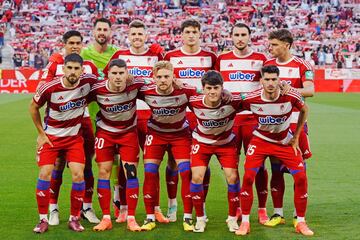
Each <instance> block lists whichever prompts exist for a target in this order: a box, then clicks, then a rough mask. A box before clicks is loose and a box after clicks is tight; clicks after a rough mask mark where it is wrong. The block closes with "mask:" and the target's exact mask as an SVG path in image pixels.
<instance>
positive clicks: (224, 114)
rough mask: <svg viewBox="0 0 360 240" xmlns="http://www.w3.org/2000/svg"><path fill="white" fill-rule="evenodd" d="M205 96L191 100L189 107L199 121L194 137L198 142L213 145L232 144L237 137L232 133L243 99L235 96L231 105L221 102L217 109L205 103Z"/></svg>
mask: <svg viewBox="0 0 360 240" xmlns="http://www.w3.org/2000/svg"><path fill="white" fill-rule="evenodd" d="M204 97H205V96H204V95H199V96H193V97H191V98H190V102H189V107H190V109H191V111H193V112H194V114H195V116H196V119H197V126H196V128H195V130H194V131H193V133H192V137H193V138H194V139H196V140H197V141H199V142H201V143H205V144H211V145H224V144H227V143H229V142H231V141H232V140H233V139H234V137H235V135H234V133H232V127H233V125H234V118H235V115H236V112H237V111H239V109H240V105H241V98H240V97H239V96H238V95H237V96H233V99H232V101H231V103H223V102H221V103H220V104H219V105H218V106H216V107H213V108H212V107H209V106H207V105H206V104H205V103H204Z"/></svg>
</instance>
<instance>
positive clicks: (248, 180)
mask: <svg viewBox="0 0 360 240" xmlns="http://www.w3.org/2000/svg"><path fill="white" fill-rule="evenodd" d="M255 175H256V173H255V174H253V171H251V170H250V171H245V174H244V178H243V184H246V185H250V186H251V185H253V183H254V180H255Z"/></svg>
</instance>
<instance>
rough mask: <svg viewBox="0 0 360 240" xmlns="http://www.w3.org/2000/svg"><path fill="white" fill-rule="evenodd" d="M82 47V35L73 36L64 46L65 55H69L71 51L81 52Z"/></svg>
mask: <svg viewBox="0 0 360 240" xmlns="http://www.w3.org/2000/svg"><path fill="white" fill-rule="evenodd" d="M81 48H82V41H81V37H79V36H72V37H70V38H69V39H68V40H67V41H66V43H65V46H64V49H65V55H69V54H71V53H77V54H80V51H81Z"/></svg>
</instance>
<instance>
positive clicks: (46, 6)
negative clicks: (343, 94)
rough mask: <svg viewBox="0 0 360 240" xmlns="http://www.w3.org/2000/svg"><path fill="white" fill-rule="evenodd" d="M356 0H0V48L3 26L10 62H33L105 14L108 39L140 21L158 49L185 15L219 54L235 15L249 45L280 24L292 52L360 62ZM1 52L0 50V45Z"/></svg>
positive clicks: (331, 61)
mask: <svg viewBox="0 0 360 240" xmlns="http://www.w3.org/2000/svg"><path fill="white" fill-rule="evenodd" d="M359 2H360V1H359V0H348V1H346V0H343V1H340V0H330V1H324V0H299V1H296V0H291V1H287V0H277V1H266V0H254V1H246V0H244V1H234V0H232V1H231V0H229V1H226V0H213V1H206V0H192V1H190V0H153V1H151V0H148V1H145V0H135V1H130V0H109V1H99V0H97V1H95V0H62V1H59V0H58V1H38V0H13V1H8V0H0V6H1V8H0V21H1V23H0V48H1V46H2V45H3V44H4V34H5V32H6V31H9V33H10V39H11V40H10V42H9V44H10V45H11V46H12V47H13V48H14V50H15V55H14V58H13V61H14V66H16V67H20V66H30V67H35V68H37V69H41V68H43V67H45V66H46V64H47V61H48V57H49V56H50V55H51V54H52V53H53V52H56V51H59V49H61V47H62V43H61V37H62V34H63V33H64V32H66V31H68V30H71V29H76V30H79V31H80V32H81V33H82V34H83V36H84V41H85V44H86V43H88V42H90V40H91V38H92V23H93V22H94V19H96V18H98V17H107V18H109V19H110V20H111V22H112V23H113V38H112V44H114V45H115V46H118V47H119V48H126V47H128V41H127V34H126V33H127V30H128V26H127V25H128V23H129V22H130V21H132V20H133V19H141V20H143V21H144V22H145V23H146V25H147V27H148V33H149V40H148V41H149V42H157V43H159V44H161V45H162V46H163V47H164V48H165V50H171V49H174V48H176V47H178V46H179V45H180V43H181V37H180V35H179V34H180V28H179V27H180V23H181V21H182V20H184V19H186V18H189V17H192V18H196V19H198V20H199V21H200V22H201V23H202V46H203V47H204V48H206V49H209V50H212V51H214V52H217V53H220V52H223V51H227V50H229V49H231V47H232V41H231V38H230V34H229V32H230V29H231V25H232V24H234V23H235V22H237V21H241V22H245V23H247V24H248V25H249V26H250V27H251V29H252V48H254V49H255V50H258V51H261V52H264V53H267V34H268V33H269V31H271V30H273V29H276V28H288V29H290V30H291V32H292V33H293V34H294V36H295V39H296V42H295V44H294V47H293V51H294V54H295V55H297V56H300V57H303V58H305V59H306V60H308V61H310V62H311V63H312V64H313V65H318V66H321V67H338V68H353V67H357V68H359V66H360V59H359V58H360V56H359V55H360V41H359V39H360V4H359ZM0 55H1V52H0Z"/></svg>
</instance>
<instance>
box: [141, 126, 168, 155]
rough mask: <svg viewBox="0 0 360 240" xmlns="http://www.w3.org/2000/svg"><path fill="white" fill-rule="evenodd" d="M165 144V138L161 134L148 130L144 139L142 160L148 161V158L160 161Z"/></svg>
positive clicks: (165, 147)
mask: <svg viewBox="0 0 360 240" xmlns="http://www.w3.org/2000/svg"><path fill="white" fill-rule="evenodd" d="M167 146H168V143H167V140H166V139H164V138H163V137H162V136H161V134H159V133H156V132H153V131H149V132H148V134H147V135H146V140H145V147H144V162H148V160H155V161H161V160H162V159H163V156H164V154H165V151H166V149H167Z"/></svg>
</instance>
